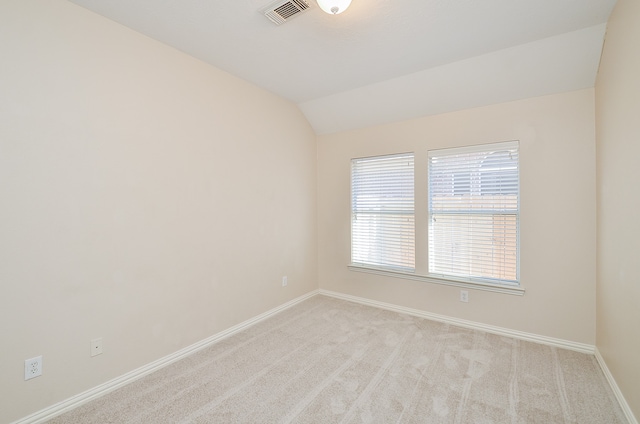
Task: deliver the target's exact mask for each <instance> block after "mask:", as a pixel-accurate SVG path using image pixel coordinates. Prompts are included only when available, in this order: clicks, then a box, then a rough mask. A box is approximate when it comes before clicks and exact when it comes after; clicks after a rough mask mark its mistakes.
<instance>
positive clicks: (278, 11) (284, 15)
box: [262, 0, 309, 25]
mask: <svg viewBox="0 0 640 424" xmlns="http://www.w3.org/2000/svg"><path fill="white" fill-rule="evenodd" d="M307 9H309V3H308V2H307V0H286V1H284V2H283V1H282V0H280V1H277V2H275V3H272V4H270V5H269V6H267V7H266V8H265V9H263V10H262V12H263V13H264V16H266V17H267V18H269V20H270V21H271V22H273V23H274V24H276V25H282V24H283V23H285V22H287V21H288V20H290V19H292V18H294V17H296V16H298V15H299V14H300V13H302V12H304V11H305V10H307Z"/></svg>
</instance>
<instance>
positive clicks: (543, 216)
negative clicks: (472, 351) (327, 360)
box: [318, 89, 596, 345]
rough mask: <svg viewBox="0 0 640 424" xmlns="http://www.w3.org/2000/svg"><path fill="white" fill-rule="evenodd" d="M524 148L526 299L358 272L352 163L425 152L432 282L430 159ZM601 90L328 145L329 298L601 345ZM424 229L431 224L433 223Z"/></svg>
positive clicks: (420, 222) (324, 238) (419, 242)
mask: <svg viewBox="0 0 640 424" xmlns="http://www.w3.org/2000/svg"><path fill="white" fill-rule="evenodd" d="M508 140H519V141H520V167H521V169H520V183H521V211H520V234H521V244H520V246H521V253H520V265H521V272H520V274H521V285H522V287H524V288H525V289H526V293H525V294H524V296H515V295H510V294H501V293H493V292H488V291H481V290H470V291H469V303H462V302H460V301H459V293H460V289H459V288H456V287H451V286H445V285H438V284H432V283H425V282H418V281H412V280H405V279H399V278H392V277H386V276H380V275H373V274H368V273H361V272H354V271H350V270H349V269H348V268H347V265H348V264H349V262H350V160H351V159H352V158H357V157H366V156H375V155H384V154H391V153H399V152H415V198H416V205H415V208H416V268H417V271H416V272H417V273H419V274H425V273H426V272H427V264H426V261H427V260H426V252H427V222H426V216H427V201H426V194H427V187H426V186H427V151H428V150H430V149H440V148H448V147H455V146H465V145H472V144H482V143H494V142H499V141H508ZM595 195H596V194H595V128H594V90H593V89H587V90H580V91H574V92H569V93H565V94H557V95H551V96H545V97H538V98H531V99H527V100H521V101H516V102H510V103H503V104H498V105H494V106H487V107H482V108H476V109H468V110H463V111H459V112H453V113H447V114H442V115H436V116H429V117H423V118H420V119H414V120H409V121H404V122H398V123H394V124H388V125H382V126H376V127H370V128H365V129H362V130H354V131H349V132H342V133H336V134H331V135H324V136H320V137H319V138H318V229H319V230H318V243H319V244H318V246H319V248H318V249H319V250H318V265H319V274H318V275H319V277H318V278H319V285H320V288H321V289H326V290H332V291H336V292H340V293H344V294H348V295H353V296H360V297H364V298H367V299H373V300H377V301H382V302H387V303H392V304H396V305H400V306H404V307H409V308H414V309H419V310H423V311H427V312H431V313H436V314H441V315H445V316H450V317H454V318H459V319H465V320H470V321H475V322H479V323H483V324H489V325H494V326H499V327H503V328H508V329H513V330H519V331H524V332H529V333H534V334H538V335H543V336H547V337H555V338H559V339H564V340H569V341H573V342H578V343H586V344H591V345H593V344H595V272H596V269H595V259H596V257H595V246H596V240H595V225H596V216H595ZM421 218H422V219H421Z"/></svg>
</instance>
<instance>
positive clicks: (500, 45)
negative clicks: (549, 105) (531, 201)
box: [71, 0, 616, 134]
mask: <svg viewBox="0 0 640 424" xmlns="http://www.w3.org/2000/svg"><path fill="white" fill-rule="evenodd" d="M71 1H72V2H73V3H76V4H78V5H80V6H83V7H86V8H87V9H90V10H92V11H94V12H96V13H98V14H100V15H103V16H105V17H107V18H110V19H112V20H114V21H116V22H118V23H121V24H123V25H125V26H127V27H129V28H131V29H133V30H135V31H138V32H141V33H143V34H145V35H148V36H150V37H152V38H154V39H156V40H158V41H161V42H163V43H165V44H168V45H170V46H173V47H175V48H177V49H179V50H181V51H183V52H185V53H188V54H190V55H192V56H194V57H196V58H199V59H201V60H203V61H205V62H208V63H210V64H212V65H214V66H216V67H218V68H221V69H223V70H225V71H228V72H230V73H231V74H234V75H236V76H238V77H240V78H243V79H245V80H247V81H250V82H252V83H254V84H256V85H258V86H260V87H262V88H264V89H267V90H269V91H271V92H273V93H276V94H278V95H280V96H282V97H285V98H287V99H290V100H291V101H293V102H295V103H297V104H298V105H299V107H300V109H301V110H302V112H303V113H304V114H305V116H306V117H307V119H308V120H309V122H310V123H311V125H312V127H313V128H314V129H315V131H316V132H317V133H319V134H323V133H331V132H336V131H344V130H350V129H354V128H359V127H363V126H369V125H376V124H380V123H386V122H392V121H396V120H402V119H408V118H412V117H416V116H423V115H428V114H434V113H442V112H447V111H452V110H459V109H465V108H469V107H475V106H482V105H487V104H493V103H497V102H503V101H510V100H516V99H520V98H526V97H533V96H540V95H545V94H551V93H556V92H563V91H570V90H576V89H581V88H588V87H593V86H594V83H595V76H596V72H597V68H598V63H599V59H600V53H601V51H602V43H603V40H604V32H605V25H604V24H605V23H606V21H607V19H608V17H609V14H610V13H611V10H612V9H613V6H614V5H615V2H616V0H353V2H352V4H351V7H350V8H349V9H347V10H346V11H345V12H344V13H342V14H340V15H335V16H332V15H328V14H326V13H324V12H322V10H321V9H320V8H319V7H318V6H317V4H316V3H315V0H308V1H309V2H310V3H311V8H310V9H309V10H307V11H305V12H303V13H301V14H300V15H299V16H296V17H295V18H293V19H291V20H289V21H288V22H286V23H284V24H282V25H280V26H276V25H274V24H273V23H272V22H271V21H269V20H268V19H267V18H266V17H265V16H264V15H262V14H261V13H260V10H261V9H262V8H263V7H265V6H266V5H268V4H270V3H271V1H269V0H71Z"/></svg>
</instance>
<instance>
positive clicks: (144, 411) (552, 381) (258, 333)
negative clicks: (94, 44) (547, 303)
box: [49, 296, 626, 424]
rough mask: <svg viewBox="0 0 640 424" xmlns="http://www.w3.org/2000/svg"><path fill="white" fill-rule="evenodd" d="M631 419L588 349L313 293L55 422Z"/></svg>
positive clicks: (611, 422)
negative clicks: (552, 344)
mask: <svg viewBox="0 0 640 424" xmlns="http://www.w3.org/2000/svg"><path fill="white" fill-rule="evenodd" d="M361 422H362V423H482V424H488V423H545V424H550V423H580V424H588V423H602V424H615V423H626V420H625V418H624V416H623V414H622V411H621V410H620V407H619V405H618V404H617V402H616V400H615V398H614V396H613V393H612V392H611V390H610V388H609V386H608V385H607V383H606V380H605V378H604V375H603V374H602V372H601V371H600V368H599V366H598V364H597V363H596V360H595V358H594V357H593V356H592V355H586V354H582V353H577V352H573V351H569V350H563V349H558V348H554V347H549V346H545V345H540V344H536V343H530V342H524V341H521V340H516V339H511V338H508V337H502V336H497V335H493V334H488V333H484V332H480V331H473V330H469V329H464V328H459V327H454V326H450V325H447V324H441V323H438V322H433V321H429V320H425V319H422V318H416V317H412V316H408V315H402V314H398V313H395V312H389V311H385V310H381V309H377V308H372V307H368V306H362V305H359V304H355V303H350V302H346V301H342V300H337V299H333V298H329V297H325V296H314V297H313V298H311V299H309V300H306V301H304V302H302V303H300V304H298V305H296V306H294V307H293V308H290V309H287V310H285V311H284V312H281V313H280V314H278V315H276V316H274V317H272V318H270V319H268V320H266V321H263V322H261V323H259V324H257V325H255V326H253V327H251V328H249V329H247V330H245V331H243V332H241V333H238V334H236V335H234V336H232V337H229V338H227V339H225V340H222V341H220V342H219V343H217V344H215V345H214V346H211V347H209V348H207V349H204V350H202V351H200V352H198V353H196V354H194V355H192V356H190V357H188V358H186V359H184V360H182V361H179V362H176V363H174V364H172V365H170V366H168V367H166V368H163V369H162V370H160V371H158V372H156V373H154V374H150V375H149V376H147V377H145V378H143V379H140V380H138V381H136V382H134V383H132V384H130V385H128V386H126V387H124V388H121V389H119V390H117V391H114V392H112V393H110V394H109V395H106V396H104V397H102V398H100V399H98V400H95V401H93V402H91V403H87V404H85V405H83V406H81V407H79V408H77V409H75V410H73V411H71V412H69V413H67V414H64V415H61V416H59V417H57V418H55V419H53V420H51V421H49V423H51V424H54V423H55V424H58V423H96V424H98V423H99V424H104V423H321V424H325V423H361Z"/></svg>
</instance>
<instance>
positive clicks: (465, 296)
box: [460, 290, 469, 302]
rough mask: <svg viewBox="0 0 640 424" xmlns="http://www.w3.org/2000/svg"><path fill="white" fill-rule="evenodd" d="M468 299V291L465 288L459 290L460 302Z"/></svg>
mask: <svg viewBox="0 0 640 424" xmlns="http://www.w3.org/2000/svg"><path fill="white" fill-rule="evenodd" d="M468 301H469V292H468V291H466V290H460V302H468Z"/></svg>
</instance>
